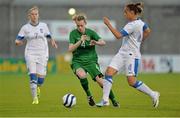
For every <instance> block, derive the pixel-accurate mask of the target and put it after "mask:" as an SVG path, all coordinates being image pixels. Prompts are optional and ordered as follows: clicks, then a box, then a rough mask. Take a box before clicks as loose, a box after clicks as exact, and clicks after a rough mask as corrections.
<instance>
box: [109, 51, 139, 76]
mask: <svg viewBox="0 0 180 118" xmlns="http://www.w3.org/2000/svg"><path fill="white" fill-rule="evenodd" d="M139 60H140V59H136V58H135V57H134V56H133V54H132V53H128V52H122V53H120V52H119V53H117V54H116V55H115V56H114V57H113V58H112V60H111V63H110V64H109V67H112V68H114V69H116V70H117V71H124V72H125V74H126V76H137V73H138V65H139Z"/></svg>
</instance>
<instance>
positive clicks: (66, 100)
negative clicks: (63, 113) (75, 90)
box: [62, 93, 76, 108]
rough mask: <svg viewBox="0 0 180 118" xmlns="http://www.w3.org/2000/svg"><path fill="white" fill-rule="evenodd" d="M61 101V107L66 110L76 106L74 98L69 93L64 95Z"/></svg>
mask: <svg viewBox="0 0 180 118" xmlns="http://www.w3.org/2000/svg"><path fill="white" fill-rule="evenodd" d="M62 100H63V105H64V106H65V107H67V108H71V107H72V106H74V105H75V104H76V97H75V96H74V95H73V94H71V93H68V94H66V95H64V96H63V98H62Z"/></svg>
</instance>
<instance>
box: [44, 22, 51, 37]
mask: <svg viewBox="0 0 180 118" xmlns="http://www.w3.org/2000/svg"><path fill="white" fill-rule="evenodd" d="M45 37H46V38H48V39H51V38H52V36H51V33H50V31H49V28H48V26H47V24H45Z"/></svg>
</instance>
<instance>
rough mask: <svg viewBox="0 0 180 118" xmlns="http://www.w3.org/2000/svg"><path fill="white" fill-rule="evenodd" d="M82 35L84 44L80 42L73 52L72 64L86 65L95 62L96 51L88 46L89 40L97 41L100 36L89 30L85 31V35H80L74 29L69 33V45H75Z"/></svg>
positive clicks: (93, 47) (96, 58)
mask: <svg viewBox="0 0 180 118" xmlns="http://www.w3.org/2000/svg"><path fill="white" fill-rule="evenodd" d="M82 35H86V36H87V39H86V41H85V42H82V43H81V45H80V46H79V47H78V48H77V49H76V50H75V51H74V52H73V58H72V63H73V62H80V63H82V64H88V63H92V62H97V60H98V57H97V53H96V49H95V46H91V45H90V41H91V40H96V41H98V40H99V39H101V38H100V36H99V35H98V34H97V33H96V32H95V31H93V30H91V29H89V28H86V29H85V34H82V33H81V32H79V31H78V30H77V29H74V30H73V31H71V33H70V36H69V43H70V44H75V43H76V42H78V41H79V40H80V39H81V36H82Z"/></svg>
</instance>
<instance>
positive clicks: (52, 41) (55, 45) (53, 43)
mask: <svg viewBox="0 0 180 118" xmlns="http://www.w3.org/2000/svg"><path fill="white" fill-rule="evenodd" d="M51 45H52V47H54V48H56V49H57V48H58V45H57V43H56V41H55V40H54V39H51Z"/></svg>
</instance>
